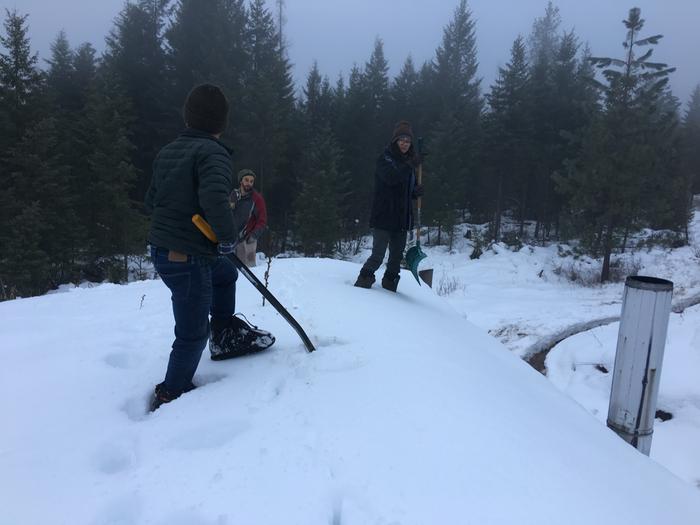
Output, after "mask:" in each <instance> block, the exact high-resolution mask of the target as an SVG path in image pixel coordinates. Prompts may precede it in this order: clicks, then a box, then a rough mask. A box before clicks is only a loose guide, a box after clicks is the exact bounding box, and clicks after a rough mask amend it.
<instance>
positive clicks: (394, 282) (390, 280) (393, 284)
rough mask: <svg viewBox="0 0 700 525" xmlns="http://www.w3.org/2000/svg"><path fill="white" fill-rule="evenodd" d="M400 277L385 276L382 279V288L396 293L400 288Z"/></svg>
mask: <svg viewBox="0 0 700 525" xmlns="http://www.w3.org/2000/svg"><path fill="white" fill-rule="evenodd" d="M400 278H401V277H399V276H398V275H391V274H387V273H385V274H384V277H382V288H384V289H385V290H389V291H390V292H395V291H396V288H397V287H398V286H399V279H400Z"/></svg>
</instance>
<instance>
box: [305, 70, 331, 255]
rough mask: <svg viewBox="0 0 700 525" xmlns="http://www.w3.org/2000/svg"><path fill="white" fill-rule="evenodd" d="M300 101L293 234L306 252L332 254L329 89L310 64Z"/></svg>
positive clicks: (308, 253)
mask: <svg viewBox="0 0 700 525" xmlns="http://www.w3.org/2000/svg"><path fill="white" fill-rule="evenodd" d="M303 94H304V100H303V101H302V103H301V108H300V109H301V115H302V118H303V123H304V132H305V143H306V144H307V147H305V148H304V151H303V153H302V157H301V166H300V172H299V180H300V185H301V191H300V193H299V196H298V197H297V199H296V201H295V207H294V209H295V212H294V215H295V229H294V231H295V234H296V236H297V238H298V239H299V241H300V244H301V248H302V251H303V252H304V254H306V255H316V254H320V255H327V256H330V255H332V254H333V253H334V252H335V251H336V248H337V245H338V241H339V240H340V235H341V231H340V226H341V213H340V202H341V199H342V195H341V191H340V188H341V187H342V180H341V176H340V173H339V164H340V151H339V149H338V147H337V145H336V142H335V138H334V137H333V132H332V130H331V125H330V122H331V102H332V92H331V89H330V84H329V82H328V79H327V78H321V75H320V73H319V71H318V66H317V64H316V63H314V65H313V67H312V69H311V71H310V72H309V75H308V77H307V80H306V87H305V88H304V91H303Z"/></svg>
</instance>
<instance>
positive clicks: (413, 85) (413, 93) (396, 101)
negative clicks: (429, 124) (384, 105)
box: [388, 56, 424, 125]
mask: <svg viewBox="0 0 700 525" xmlns="http://www.w3.org/2000/svg"><path fill="white" fill-rule="evenodd" d="M418 81H419V76H418V72H417V71H416V66H415V64H414V63H413V59H412V58H411V57H410V56H409V57H408V58H407V59H406V61H405V62H404V64H403V67H402V68H401V71H400V72H399V74H398V76H397V77H396V78H395V79H394V81H393V82H392V83H391V88H390V90H389V111H388V113H389V115H390V117H391V118H390V120H389V124H391V123H392V122H398V121H399V120H408V121H409V122H413V123H418V122H421V121H420V120H419V118H420V101H419V99H418V94H417V87H418ZM421 124H422V125H424V123H422V122H421Z"/></svg>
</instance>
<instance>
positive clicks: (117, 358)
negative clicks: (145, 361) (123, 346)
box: [104, 352, 141, 370]
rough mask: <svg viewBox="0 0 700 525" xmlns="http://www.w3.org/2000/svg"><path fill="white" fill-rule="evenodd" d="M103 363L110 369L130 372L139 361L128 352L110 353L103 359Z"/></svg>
mask: <svg viewBox="0 0 700 525" xmlns="http://www.w3.org/2000/svg"><path fill="white" fill-rule="evenodd" d="M104 362H105V363H107V364H108V365H109V366H111V367H112V368H118V369H120V370H132V369H134V368H136V367H137V366H138V365H139V364H140V363H141V359H140V358H139V357H138V356H137V355H136V354H130V353H128V352H112V353H111V354H107V355H106V356H105V357H104Z"/></svg>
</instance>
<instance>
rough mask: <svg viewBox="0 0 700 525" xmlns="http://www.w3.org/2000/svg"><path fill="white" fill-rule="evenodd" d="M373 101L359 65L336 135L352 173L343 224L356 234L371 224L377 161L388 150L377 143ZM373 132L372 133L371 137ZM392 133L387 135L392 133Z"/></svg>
mask: <svg viewBox="0 0 700 525" xmlns="http://www.w3.org/2000/svg"><path fill="white" fill-rule="evenodd" d="M370 107H371V100H370V95H369V90H367V89H366V86H365V75H364V72H363V70H362V69H361V68H360V67H359V66H357V65H355V66H353V68H352V69H351V71H350V75H349V78H348V86H347V89H346V90H345V92H344V98H343V106H342V112H341V114H340V116H339V118H338V120H337V124H336V126H335V129H334V130H333V131H334V135H335V136H336V137H337V139H338V141H339V143H340V144H342V159H341V169H340V170H341V171H342V172H344V173H347V174H348V180H349V192H348V194H347V195H346V198H345V201H344V203H343V207H342V208H343V210H344V211H345V215H344V217H343V224H344V225H345V226H346V227H347V228H348V229H350V231H346V232H345V233H346V234H349V233H351V232H352V229H353V225H355V224H357V225H358V228H359V230H360V231H362V232H364V231H366V229H367V225H368V223H369V210H370V206H371V204H372V203H371V198H372V197H371V196H372V188H373V184H374V178H373V175H374V161H375V159H376V157H377V155H379V154H380V153H381V149H382V148H383V147H384V141H385V140H386V139H384V141H381V142H379V143H373V142H372V141H373V140H374V133H373V132H374V131H376V130H372V125H373V123H372V113H371V111H370V110H369V108H370ZM370 130H372V134H371V136H369V137H368V135H370ZM390 132H391V131H390V130H387V131H385V133H387V134H388V133H390Z"/></svg>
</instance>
